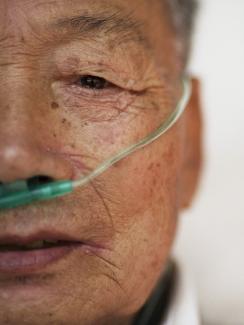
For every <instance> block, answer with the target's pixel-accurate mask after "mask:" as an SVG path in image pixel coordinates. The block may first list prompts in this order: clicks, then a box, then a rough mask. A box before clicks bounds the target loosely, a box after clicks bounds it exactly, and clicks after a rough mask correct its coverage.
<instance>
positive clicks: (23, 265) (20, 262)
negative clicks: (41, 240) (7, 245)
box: [0, 243, 83, 274]
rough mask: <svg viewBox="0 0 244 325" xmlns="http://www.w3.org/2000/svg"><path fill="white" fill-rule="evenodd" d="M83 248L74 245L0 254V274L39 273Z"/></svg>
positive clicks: (81, 245) (79, 244) (79, 245)
mask: <svg viewBox="0 0 244 325" xmlns="http://www.w3.org/2000/svg"><path fill="white" fill-rule="evenodd" d="M82 247H83V244H81V243H74V244H70V245H64V246H58V247H53V248H45V249H36V250H32V251H11V252H0V273H8V274H9V273H15V274H16V273H17V274H19V273H31V272H34V271H38V270H40V269H41V268H43V267H45V266H47V265H49V264H51V263H54V262H57V261H58V260H60V259H62V258H64V257H65V256H67V255H68V254H70V253H71V252H73V251H74V250H76V249H79V248H82Z"/></svg>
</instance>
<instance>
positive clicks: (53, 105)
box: [51, 102, 59, 109]
mask: <svg viewBox="0 0 244 325" xmlns="http://www.w3.org/2000/svg"><path fill="white" fill-rule="evenodd" d="M51 107H52V109H57V108H59V104H58V103H56V102H52V103H51Z"/></svg>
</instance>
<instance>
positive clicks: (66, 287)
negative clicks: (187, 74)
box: [0, 0, 199, 325]
mask: <svg viewBox="0 0 244 325" xmlns="http://www.w3.org/2000/svg"><path fill="white" fill-rule="evenodd" d="M149 2H150V3H149ZM159 3H160V1H145V0H144V1H140V0H137V1H134V0H133V1H131V0H106V1H101V0H99V1H98V0H97V1H90V0H84V1H83V0H82V1H81V0H70V1H69V0H53V1H48V0H32V1H29V0H0V166H1V168H0V181H1V182H10V181H15V180H18V179H26V178H30V177H33V176H38V175H44V176H48V177H51V178H53V179H56V180H59V179H77V178H78V177H79V176H80V175H81V174H82V171H83V169H84V159H85V158H87V157H86V154H87V156H89V157H88V158H89V159H91V161H92V160H95V159H96V155H97V153H98V152H99V146H98V145H97V143H100V146H103V147H104V148H108V150H109V148H110V147H111V146H112V145H113V146H114V144H115V145H116V141H117V140H118V139H117V135H116V133H115V135H114V134H110V136H108V133H107V127H109V123H114V121H113V118H114V117H113V116H114V115H113V114H111V112H113V110H116V111H117V112H118V110H123V114H124V116H126V112H127V110H128V111H131V110H134V111H135V110H137V109H138V110H139V109H140V110H141V111H142V110H143V109H145V108H147V109H153V110H154V111H155V114H156V112H157V111H158V110H160V109H161V108H162V107H164V106H165V103H167V105H169V106H171V107H173V108H174V107H175V104H176V102H177V100H178V99H179V97H180V94H181V92H180V73H181V61H180V58H179V55H178V52H177V44H176V41H175V37H174V34H173V32H172V31H171V27H170V24H169V19H168V18H167V17H168V16H167V13H166V12H165V11H164V10H163V7H162V5H161V4H159ZM69 19H72V20H71V21H69ZM88 75H90V76H98V77H99V78H94V77H93V78H83V79H82V78H81V77H84V76H88ZM104 79H105V80H107V81H108V83H106V82H104ZM80 80H82V83H78V81H80ZM94 87H95V88H96V87H97V88H98V89H96V90H95V91H94ZM193 91H194V92H193V97H192V99H191V102H190V105H189V107H188V109H187V111H186V113H185V115H184V117H183V118H182V119H181V121H180V122H179V123H178V124H177V125H176V126H175V127H174V128H172V129H171V130H170V131H169V132H168V133H167V134H165V135H164V136H162V137H161V138H160V139H158V140H157V141H155V142H154V143H152V144H151V145H149V146H147V147H145V148H144V149H142V150H140V151H138V152H136V153H134V154H133V155H131V156H129V157H128V158H126V159H124V160H122V161H120V162H119V163H117V164H116V165H115V166H114V167H112V168H110V169H109V170H108V171H107V172H106V173H104V174H103V175H101V176H99V177H98V178H97V179H95V180H94V181H92V182H91V183H89V184H88V185H87V186H85V187H83V188H81V189H78V190H77V191H75V192H74V193H73V194H72V195H70V196H67V197H63V198H60V199H57V200H53V201H50V202H46V203H42V204H36V205H32V206H26V207H24V208H19V209H15V210H10V211H4V212H3V211H2V212H1V218H0V241H1V243H4V238H5V241H6V238H7V237H8V236H13V237H12V238H15V240H16V241H18V240H19V241H21V240H25V239H26V238H29V239H30V238H36V237H35V236H36V234H39V235H38V236H39V237H40V234H42V235H41V236H43V240H44V239H48V238H47V237H50V236H53V235H55V236H56V238H58V239H59V236H60V238H61V239H64V236H65V238H70V239H72V240H74V239H75V240H76V241H81V242H83V243H86V245H83V246H78V247H77V248H76V249H72V250H68V254H63V251H62V254H60V256H59V258H56V257H55V259H52V258H50V262H49V263H48V262H47V261H46V260H45V259H44V261H45V263H44V262H43V263H42V260H41V257H40V254H39V255H38V256H39V257H38V259H37V261H36V264H35V263H34V261H33V259H30V260H29V261H28V259H26V258H23V259H22V260H21V259H20V258H19V255H18V258H16V259H14V258H13V255H9V256H10V257H9V260H8V261H7V262H6V260H7V258H6V255H5V257H4V258H3V254H6V252H3V250H2V249H1V250H0V258H1V259H2V261H4V262H1V261H0V306H1V308H0V323H1V324H5V323H6V324H31V325H33V324H42V325H44V324H82V325H86V324H87V325H88V324H89V325H91V324H94V325H95V324H96V325H97V324H99V325H103V324H104V325H105V324H106V325H108V324H130V322H131V319H132V318H133V315H135V313H136V312H137V311H138V310H139V309H140V307H141V306H142V305H143V304H144V303H145V301H146V299H147V298H148V296H149V295H150V293H151V291H152V289H153V288H154V286H155V284H156V282H157V280H158V278H159V276H160V274H161V273H162V272H163V270H164V267H165V265H166V262H167V259H168V256H169V250H170V247H171V243H172V240H173V238H174V233H175V228H176V220H177V214H178V211H179V209H180V208H181V207H182V206H183V205H187V204H189V201H190V197H191V194H192V192H193V189H194V187H195V180H196V178H197V177H196V176H197V171H198V166H199V155H198V153H199V151H198V143H199V141H198V140H199V135H198V133H199V129H198V122H199V116H198V113H197V109H196V106H197V104H196V102H197V91H196V87H195V84H194V89H193ZM118 99H119V100H118ZM101 108H102V109H103V111H104V113H103V114H102V116H100V115H99V114H97V112H98V109H101ZM91 110H92V112H93V113H91ZM99 112H100V111H99ZM106 114H110V115H108V116H107V117H106ZM137 114H139V113H138V111H137ZM141 114H143V113H141ZM91 115H93V116H92V118H91ZM116 116H117V115H116ZM145 116H146V115H145ZM86 117H87V118H86ZM134 121H135V122H134V123H135V124H133V126H134V127H133V129H129V128H127V133H126V135H123V136H125V139H126V137H127V136H128V137H130V136H131V135H132V134H134V133H135V132H137V133H140V130H141V129H142V128H143V123H142V121H143V120H142V119H138V123H137V122H136V121H137V120H136V119H135V120H134ZM136 123H137V124H136ZM145 123H149V122H148V121H146V120H145ZM114 125H116V123H114ZM91 127H92V129H91ZM117 127H119V126H118V124H117ZM91 130H92V132H91ZM115 131H116V129H115ZM96 132H98V134H99V139H98V136H96ZM103 132H104V133H103ZM121 134H122V133H120V132H118V137H119V136H121ZM89 136H90V139H92V140H91V141H90V143H87V142H89V140H88V139H89ZM84 139H85V140H84ZM96 139H97V141H98V140H99V141H100V142H99V141H98V142H96V141H95V140H96ZM118 141H119V140H118ZM125 142H126V141H125ZM86 150H87V151H86ZM103 151H104V150H103ZM84 157H85V158H84ZM89 159H88V160H87V161H88V162H89ZM85 161H86V160H85ZM6 236H7V237H6ZM32 236H34V237H32ZM39 237H38V238H39ZM39 239H40V238H39ZM25 253H26V252H25ZM1 254H2V255H1ZM11 256H12V257H11ZM55 256H56V255H55ZM11 258H12V260H11Z"/></svg>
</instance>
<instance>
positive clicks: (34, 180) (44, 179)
mask: <svg viewBox="0 0 244 325" xmlns="http://www.w3.org/2000/svg"><path fill="white" fill-rule="evenodd" d="M53 181H54V179H53V178H52V177H49V176H45V175H39V176H33V177H31V178H29V179H28V180H27V184H28V187H29V188H30V189H31V188H34V187H36V186H39V185H45V184H47V183H50V182H53Z"/></svg>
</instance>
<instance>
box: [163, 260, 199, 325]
mask: <svg viewBox="0 0 244 325" xmlns="http://www.w3.org/2000/svg"><path fill="white" fill-rule="evenodd" d="M177 269H178V270H177V271H178V272H177V277H176V279H177V280H176V281H177V282H176V287H175V291H174V295H173V297H172V302H171V305H170V307H169V312H168V317H167V319H166V321H165V322H164V323H163V324H162V325H200V319H199V314H198V305H197V299H196V295H195V291H194V288H193V285H192V282H191V279H190V278H189V276H188V274H187V271H186V269H185V268H184V267H183V266H181V265H177Z"/></svg>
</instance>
